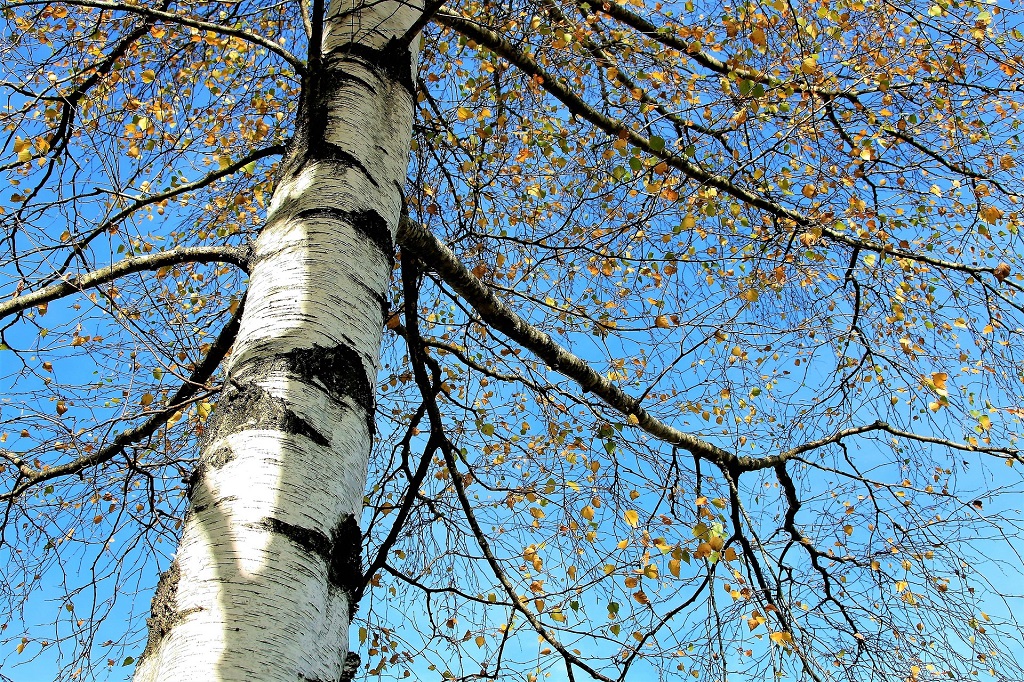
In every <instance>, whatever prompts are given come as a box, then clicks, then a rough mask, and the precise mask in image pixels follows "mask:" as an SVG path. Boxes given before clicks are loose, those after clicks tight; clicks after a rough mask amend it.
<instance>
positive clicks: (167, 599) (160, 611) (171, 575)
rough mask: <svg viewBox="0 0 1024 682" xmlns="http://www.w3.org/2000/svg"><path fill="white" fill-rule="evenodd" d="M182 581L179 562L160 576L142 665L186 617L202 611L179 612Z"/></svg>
mask: <svg viewBox="0 0 1024 682" xmlns="http://www.w3.org/2000/svg"><path fill="white" fill-rule="evenodd" d="M179 580H181V569H180V568H179V567H178V562H177V561H172V562H171V565H170V566H168V567H167V570H166V571H164V572H163V573H161V574H160V580H159V581H158V582H157V584H156V594H154V595H153V601H152V602H151V605H150V614H151V615H150V617H149V618H147V619H146V625H147V626H148V627H149V639H148V640H147V641H146V648H145V649H144V650H143V652H142V655H141V656H139V662H140V663H141V662H142V661H143V660H144V659H145V658H146V657H147V656H149V655H151V654H152V653H153V652H154V651H156V650H157V648H158V647H159V646H160V642H161V641H163V638H164V637H166V636H167V634H168V633H169V632H170V631H171V629H172V628H173V627H174V626H175V625H177V624H178V623H179V622H180V621H181V620H182V619H184V618H185V616H187V615H189V614H190V613H196V612H197V611H202V608H201V607H198V606H197V607H194V608H191V609H185V610H184V611H179V610H178V600H177V595H178V581H179Z"/></svg>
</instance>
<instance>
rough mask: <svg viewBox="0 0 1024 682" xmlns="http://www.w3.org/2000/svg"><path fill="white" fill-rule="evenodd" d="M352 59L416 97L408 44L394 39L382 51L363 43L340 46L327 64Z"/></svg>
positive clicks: (332, 69) (328, 59)
mask: <svg viewBox="0 0 1024 682" xmlns="http://www.w3.org/2000/svg"><path fill="white" fill-rule="evenodd" d="M352 58H355V59H358V60H359V61H361V62H363V63H365V64H367V65H368V66H369V67H370V68H372V69H373V70H374V71H376V72H377V73H378V74H379V75H380V76H382V77H383V78H385V79H387V80H391V81H395V82H397V83H399V84H400V85H402V87H404V88H405V89H406V90H408V91H409V93H410V94H411V95H413V96H415V94H416V84H415V82H414V80H413V74H412V52H411V50H410V48H409V46H408V44H405V43H403V42H402V41H401V40H399V39H398V38H392V39H391V40H389V41H388V44H387V45H385V46H384V47H382V48H380V49H374V48H372V47H369V46H367V45H363V44H361V43H348V44H346V45H339V46H338V47H336V48H334V49H333V50H331V51H330V52H329V53H328V54H327V55H326V59H325V64H327V63H331V62H335V61H341V60H347V59H352ZM328 71H334V68H329V69H328Z"/></svg>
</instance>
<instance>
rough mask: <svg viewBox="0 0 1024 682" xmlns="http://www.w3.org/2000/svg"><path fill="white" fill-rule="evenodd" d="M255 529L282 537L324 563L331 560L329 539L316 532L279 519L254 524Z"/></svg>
mask: <svg viewBox="0 0 1024 682" xmlns="http://www.w3.org/2000/svg"><path fill="white" fill-rule="evenodd" d="M256 525H257V527H259V528H263V529H264V530H267V531H270V532H271V533H275V534H277V535H283V536H285V537H286V538H288V539H289V540H291V541H292V542H294V543H295V544H296V545H298V546H299V547H301V548H302V549H304V550H306V551H307V552H309V553H311V554H316V555H317V556H318V557H320V558H321V559H323V560H324V561H326V562H328V563H330V560H331V539H330V538H329V537H327V536H326V535H324V534H323V533H321V532H320V531H318V530H314V529H312V528H303V527H302V526H296V525H295V524H293V523H287V522H285V521H282V520H280V519H274V518H269V519H264V520H263V521H260V522H259V523H258V524H256Z"/></svg>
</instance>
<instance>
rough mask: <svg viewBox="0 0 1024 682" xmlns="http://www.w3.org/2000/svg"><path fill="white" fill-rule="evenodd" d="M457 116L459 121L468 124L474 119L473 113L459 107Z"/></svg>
mask: <svg viewBox="0 0 1024 682" xmlns="http://www.w3.org/2000/svg"><path fill="white" fill-rule="evenodd" d="M455 115H456V116H458V117H459V120H460V121H462V122H466V121H468V120H469V119H471V118H473V112H472V111H470V110H469V109H467V108H466V107H459V108H458V110H457V111H456V112H455Z"/></svg>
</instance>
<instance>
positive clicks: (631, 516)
mask: <svg viewBox="0 0 1024 682" xmlns="http://www.w3.org/2000/svg"><path fill="white" fill-rule="evenodd" d="M622 516H623V518H625V519H626V523H628V524H629V525H630V526H632V527H633V528H636V527H637V526H638V525H639V524H640V515H639V514H638V513H636V511H635V510H633V509H628V510H626V513H625V514H623V515H622Z"/></svg>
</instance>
